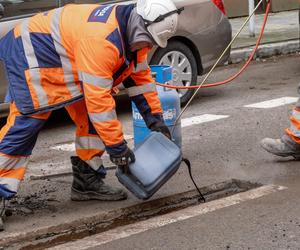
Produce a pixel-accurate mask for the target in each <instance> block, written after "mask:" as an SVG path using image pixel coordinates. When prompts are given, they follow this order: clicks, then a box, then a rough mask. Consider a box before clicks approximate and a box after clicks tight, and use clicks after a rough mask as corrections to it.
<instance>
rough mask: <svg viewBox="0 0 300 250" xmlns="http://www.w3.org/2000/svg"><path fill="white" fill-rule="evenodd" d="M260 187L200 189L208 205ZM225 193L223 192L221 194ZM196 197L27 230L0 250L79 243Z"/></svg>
mask: <svg viewBox="0 0 300 250" xmlns="http://www.w3.org/2000/svg"><path fill="white" fill-rule="evenodd" d="M259 186H261V184H258V183H251V182H248V181H245V182H243V181H239V180H235V179H231V180H228V181H224V182H220V183H215V184H211V185H209V186H206V187H202V188H201V192H202V193H203V194H204V195H205V196H206V198H207V199H208V201H211V200H216V199H219V198H221V197H223V196H224V195H226V196H227V195H228V196H230V195H233V194H234V193H235V192H245V191H248V190H250V189H252V188H256V187H259ZM224 190H225V191H224ZM238 190H239V191H238ZM198 195H199V194H198V193H197V191H195V190H191V191H186V192H183V193H179V194H173V195H170V196H167V197H162V198H158V199H154V200H150V201H142V202H141V203H137V204H135V205H131V206H128V207H121V208H116V209H113V210H110V211H105V212H103V211H101V212H99V213H96V214H93V215H90V216H83V217H81V218H78V219H76V220H72V221H68V222H63V223H61V224H57V225H49V226H46V227H40V228H36V229H34V230H28V231H27V232H16V233H9V234H7V235H5V237H3V238H0V249H1V247H5V248H6V247H9V248H11V247H12V248H13V249H14V248H15V247H17V248H19V246H20V247H24V246H26V247H33V248H34V249H35V247H36V246H39V245H40V244H42V247H49V246H53V245H57V244H61V243H64V242H65V241H66V239H69V240H72V239H80V238H84V237H86V236H90V235H92V234H95V233H101V232H103V231H107V230H109V229H111V228H114V227H116V226H120V225H122V223H121V222H120V221H123V220H124V221H126V223H132V222H134V220H136V219H141V220H142V219H145V218H148V217H152V216H156V215H157V214H159V213H167V212H170V211H168V208H169V209H174V208H176V209H183V208H185V207H188V206H192V205H195V204H196V203H198V201H197V200H198V198H199V197H198Z"/></svg>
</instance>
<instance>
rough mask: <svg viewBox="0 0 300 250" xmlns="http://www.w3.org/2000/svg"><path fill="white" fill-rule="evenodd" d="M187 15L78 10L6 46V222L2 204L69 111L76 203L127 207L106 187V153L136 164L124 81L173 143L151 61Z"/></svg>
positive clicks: (145, 2) (1, 152) (1, 195)
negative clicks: (47, 129)
mask: <svg viewBox="0 0 300 250" xmlns="http://www.w3.org/2000/svg"><path fill="white" fill-rule="evenodd" d="M179 13H180V11H179V10H177V9H176V7H175V5H174V3H173V2H172V1H171V0H164V1H161V0H138V1H137V4H129V5H128V4H127V5H125V4H124V5H93V4H85V5H76V4H73V5H67V6H65V7H63V8H58V9H54V10H51V11H47V12H44V13H40V14H38V15H35V16H33V17H31V18H29V19H27V20H25V21H24V22H22V23H21V24H20V25H18V26H17V27H16V28H15V29H14V30H12V31H10V32H9V33H8V34H7V35H6V36H5V37H3V38H2V39H1V41H0V58H1V60H2V61H3V62H4V64H5V68H6V72H7V79H8V81H9V90H8V95H7V99H8V100H9V101H10V113H9V116H8V119H7V124H6V125H5V126H4V127H3V128H2V130H1V132H0V199H1V207H0V215H1V216H0V218H4V214H5V212H4V207H5V206H4V202H5V201H6V200H8V199H10V198H12V197H13V196H14V195H15V194H16V193H17V190H18V187H19V183H20V181H21V180H22V179H23V177H24V174H25V170H26V167H27V164H28V160H29V156H30V155H31V152H32V149H33V147H34V145H35V142H36V139H37V136H38V133H39V131H40V130H41V128H42V127H43V125H44V124H45V122H46V120H47V119H48V118H49V116H50V114H51V111H52V110H55V109H58V108H61V107H65V108H66V109H67V111H68V112H69V114H70V116H71V118H72V120H73V121H74V122H75V124H76V126H77V130H76V154H77V156H74V157H72V158H71V163H72V169H73V173H74V174H73V184H72V190H71V199H72V200H76V201H82V200H90V199H98V200H121V199H126V197H127V194H126V193H125V192H124V191H123V190H121V189H118V188H113V187H110V186H109V185H107V184H104V182H103V178H104V177H105V174H106V171H105V168H104V167H103V165H102V161H101V155H102V154H103V153H104V151H107V153H108V154H109V155H110V159H111V161H112V162H113V163H115V164H116V165H118V166H124V167H125V166H127V165H128V163H129V162H130V161H134V160H135V158H134V153H133V152H132V151H131V150H130V149H129V148H128V147H127V145H126V142H125V141H124V137H123V133H122V127H121V123H120V121H119V120H118V119H117V115H116V111H115V105H116V104H115V101H114V98H113V96H112V93H113V90H114V88H115V87H116V86H117V85H119V84H120V83H122V82H123V84H124V86H125V88H126V90H127V92H128V95H129V97H130V98H131V100H132V101H133V102H134V103H135V104H136V106H137V107H138V109H139V111H140V113H141V114H142V116H143V118H144V120H145V122H146V124H147V126H148V127H149V128H150V129H151V130H153V131H159V132H162V133H164V134H165V135H166V136H168V137H170V132H169V130H168V128H167V127H166V125H165V124H164V121H163V118H162V109H161V105H160V101H159V99H158V95H157V92H156V87H155V83H154V80H153V79H152V77H151V72H150V68H149V66H148V64H147V53H148V52H149V50H150V49H151V48H152V46H153V45H158V46H161V47H165V46H166V45H167V40H168V39H169V38H170V37H171V36H172V35H174V33H175V32H176V29H177V23H178V14H179ZM0 220H1V223H2V219H0ZM0 228H1V229H3V225H2V226H0Z"/></svg>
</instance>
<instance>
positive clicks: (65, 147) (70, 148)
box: [50, 142, 75, 152]
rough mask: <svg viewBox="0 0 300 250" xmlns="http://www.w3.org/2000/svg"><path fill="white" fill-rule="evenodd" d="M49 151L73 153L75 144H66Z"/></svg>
mask: <svg viewBox="0 0 300 250" xmlns="http://www.w3.org/2000/svg"><path fill="white" fill-rule="evenodd" d="M50 148H51V149H54V150H58V151H66V152H74V151H75V143H74V142H73V143H66V144H61V145H57V146H53V147H50Z"/></svg>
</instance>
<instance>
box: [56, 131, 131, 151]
mask: <svg viewBox="0 0 300 250" xmlns="http://www.w3.org/2000/svg"><path fill="white" fill-rule="evenodd" d="M124 138H125V140H132V139H133V135H124ZM50 149H53V150H58V151H65V152H74V151H75V143H74V142H71V143H65V144H60V145H56V146H52V147H50Z"/></svg>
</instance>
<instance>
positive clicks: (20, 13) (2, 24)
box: [0, 0, 61, 117]
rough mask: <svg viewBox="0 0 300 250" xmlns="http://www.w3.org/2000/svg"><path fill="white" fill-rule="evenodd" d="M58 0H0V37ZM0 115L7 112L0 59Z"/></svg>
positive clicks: (53, 6) (5, 84)
mask: <svg viewBox="0 0 300 250" xmlns="http://www.w3.org/2000/svg"><path fill="white" fill-rule="evenodd" d="M60 2H61V1H60V0H0V4H1V5H2V6H3V15H2V18H1V19H0V38H1V37H3V36H4V35H5V34H6V33H7V32H8V31H10V30H11V29H13V28H14V27H15V26H16V25H17V24H18V23H19V22H21V21H22V20H23V19H25V18H27V17H29V16H31V15H33V14H35V13H38V12H43V11H46V10H49V9H53V8H56V7H58V6H60ZM0 83H1V84H0V117H1V116H5V115H6V114H7V110H8V109H7V106H8V105H7V104H5V103H4V99H5V94H6V89H7V80H6V75H5V71H4V67H3V63H2V62H1V61H0Z"/></svg>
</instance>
